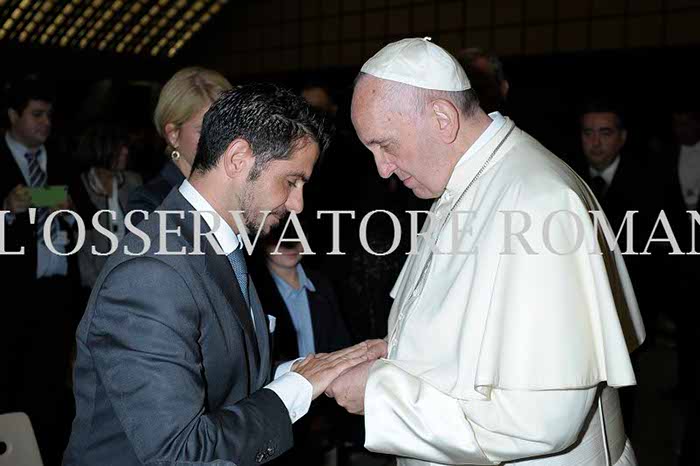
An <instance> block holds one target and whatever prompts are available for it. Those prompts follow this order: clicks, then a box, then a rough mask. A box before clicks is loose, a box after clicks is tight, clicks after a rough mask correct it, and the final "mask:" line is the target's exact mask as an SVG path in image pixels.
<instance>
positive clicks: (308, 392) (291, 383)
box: [265, 361, 314, 424]
mask: <svg viewBox="0 0 700 466" xmlns="http://www.w3.org/2000/svg"><path fill="white" fill-rule="evenodd" d="M293 362H294V361H290V363H293ZM290 363H285V364H283V365H282V366H284V365H287V364H289V367H291V364H290ZM282 366H280V367H278V368H277V371H276V372H275V380H274V381H272V382H270V383H269V384H267V385H266V386H265V388H269V389H270V390H272V391H273V392H275V393H276V394H277V396H279V397H280V399H281V400H282V403H284V406H286V407H287V411H289V418H290V419H291V420H292V424H293V423H295V422H296V421H297V420H299V419H301V418H302V417H303V416H304V415H305V414H306V413H308V412H309V406H311V398H312V396H313V393H314V389H313V387H312V386H311V382H309V381H308V380H306V379H305V378H304V376H302V375H299V374H297V373H296V372H289V368H287V372H286V373H282V374H281V375H279V374H280V369H281V368H282ZM278 375H279V377H278Z"/></svg>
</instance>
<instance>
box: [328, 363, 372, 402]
mask: <svg viewBox="0 0 700 466" xmlns="http://www.w3.org/2000/svg"><path fill="white" fill-rule="evenodd" d="M372 364H374V361H366V362H363V363H361V364H358V365H356V366H355V367H353V368H352V369H349V370H348V371H346V372H344V373H343V374H342V375H341V376H340V377H338V378H337V379H335V381H334V382H333V383H332V384H331V385H330V387H328V389H327V390H326V395H327V396H329V397H331V398H335V401H336V402H337V403H338V404H339V405H340V406H342V407H343V408H345V409H346V410H347V411H348V412H349V413H350V414H364V413H365V387H366V386H367V379H368V378H369V369H370V367H372Z"/></svg>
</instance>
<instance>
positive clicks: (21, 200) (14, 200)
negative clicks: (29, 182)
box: [2, 184, 32, 214]
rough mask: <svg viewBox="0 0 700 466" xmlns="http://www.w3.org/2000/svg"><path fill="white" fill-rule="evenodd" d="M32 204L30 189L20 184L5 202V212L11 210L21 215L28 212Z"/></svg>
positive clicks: (3, 205)
mask: <svg viewBox="0 0 700 466" xmlns="http://www.w3.org/2000/svg"><path fill="white" fill-rule="evenodd" d="M31 203H32V195H31V193H30V191H29V188H28V187H26V186H24V185H22V184H18V185H17V186H15V187H14V189H13V190H12V191H10V193H9V194H8V195H7V197H6V198H5V199H4V200H3V203H2V208H3V210H9V211H10V212H12V213H13V214H21V213H22V212H26V211H27V209H28V208H29V206H30V205H31Z"/></svg>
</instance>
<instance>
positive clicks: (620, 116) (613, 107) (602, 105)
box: [579, 96, 626, 130]
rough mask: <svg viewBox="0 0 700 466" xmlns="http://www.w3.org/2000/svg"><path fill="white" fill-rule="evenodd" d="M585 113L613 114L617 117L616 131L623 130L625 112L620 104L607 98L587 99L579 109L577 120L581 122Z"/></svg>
mask: <svg viewBox="0 0 700 466" xmlns="http://www.w3.org/2000/svg"><path fill="white" fill-rule="evenodd" d="M587 113H613V114H615V116H616V117H617V129H619V130H623V129H625V127H626V126H625V119H626V117H625V110H624V108H623V107H622V104H621V103H620V102H618V101H616V100H615V99H613V98H611V97H607V96H596V97H589V98H588V99H586V100H585V101H584V102H583V104H582V105H581V107H580V111H579V118H580V121H581V122H582V121H583V116H584V115H585V114H587Z"/></svg>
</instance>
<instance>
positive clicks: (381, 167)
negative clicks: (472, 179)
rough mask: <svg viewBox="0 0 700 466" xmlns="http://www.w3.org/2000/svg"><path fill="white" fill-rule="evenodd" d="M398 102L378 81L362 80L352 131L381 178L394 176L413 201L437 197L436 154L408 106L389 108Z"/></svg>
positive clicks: (440, 183)
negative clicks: (418, 198)
mask: <svg viewBox="0 0 700 466" xmlns="http://www.w3.org/2000/svg"><path fill="white" fill-rule="evenodd" d="M399 98H400V97H399V96H396V95H390V93H389V92H388V90H387V86H385V85H383V83H382V80H381V79H377V78H374V77H369V76H368V77H364V78H362V79H361V80H360V81H359V82H358V83H357V86H356V87H355V92H354V93H353V97H352V109H351V111H352V123H353V125H354V127H355V131H356V132H357V135H358V137H359V138H360V141H362V143H363V144H364V145H365V147H367V148H368V149H369V150H370V151H371V152H372V155H373V156H374V162H375V163H376V164H377V171H378V172H379V175H380V176H381V177H382V178H389V177H390V176H391V175H392V174H395V175H396V176H397V177H398V178H399V179H400V180H401V181H402V182H403V184H404V185H405V186H406V187H407V188H409V189H410V190H412V191H413V193H414V194H415V195H416V196H417V197H420V198H422V199H432V198H436V197H439V196H440V195H441V194H442V191H443V190H444V188H445V186H444V177H443V176H440V174H439V173H438V172H437V167H438V166H439V164H434V163H431V159H433V158H434V157H435V156H436V154H435V150H434V146H433V144H432V143H431V138H430V131H429V128H427V127H426V126H427V124H426V122H425V120H424V119H422V118H420V117H417V116H416V114H415V113H414V112H412V111H411V110H410V109H409V108H408V105H391V103H390V102H391V99H399ZM400 107H406V109H405V110H401V109H400ZM431 146H432V147H431Z"/></svg>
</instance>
